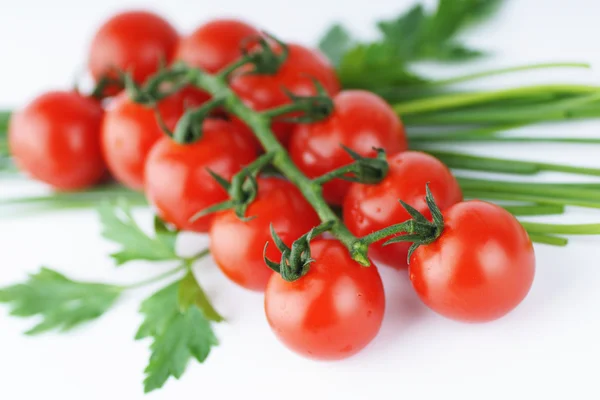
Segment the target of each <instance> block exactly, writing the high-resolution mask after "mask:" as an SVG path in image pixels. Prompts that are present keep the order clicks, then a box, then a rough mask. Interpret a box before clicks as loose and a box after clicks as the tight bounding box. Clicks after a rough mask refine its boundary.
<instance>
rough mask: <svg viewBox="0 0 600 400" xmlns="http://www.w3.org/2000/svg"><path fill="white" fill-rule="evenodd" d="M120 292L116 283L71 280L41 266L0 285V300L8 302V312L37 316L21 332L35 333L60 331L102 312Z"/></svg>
mask: <svg viewBox="0 0 600 400" xmlns="http://www.w3.org/2000/svg"><path fill="white" fill-rule="evenodd" d="M120 294H121V288H119V287H118V286H112V285H104V284H99V283H85V282H77V281H72V280H70V279H68V278H67V277H65V276H64V275H62V274H60V273H58V272H56V271H54V270H51V269H48V268H42V269H41V270H40V272H38V273H37V274H33V275H30V277H29V280H27V281H26V282H24V283H19V284H16V285H13V286H8V287H5V288H2V289H0V303H8V304H10V306H11V312H10V313H11V315H14V316H17V317H33V316H38V317H41V322H39V323H38V324H37V325H35V326H34V327H33V328H31V329H30V330H28V331H27V332H25V333H26V334H28V335H35V334H39V333H42V332H46V331H50V330H58V331H61V332H65V331H68V330H70V329H73V328H74V327H76V326H78V325H80V324H82V323H84V322H88V321H91V320H93V319H96V318H98V317H100V316H101V315H102V314H104V313H105V312H106V311H107V310H108V309H109V308H110V307H111V306H112V305H113V304H114V302H115V301H116V300H117V298H118V297H119V295H120Z"/></svg>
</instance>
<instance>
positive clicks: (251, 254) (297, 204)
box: [209, 178, 320, 291]
mask: <svg viewBox="0 0 600 400" xmlns="http://www.w3.org/2000/svg"><path fill="white" fill-rule="evenodd" d="M246 215H247V216H248V217H254V218H253V219H252V220H250V221H247V222H244V221H242V220H240V219H239V218H238V217H237V216H236V215H235V213H234V212H233V211H225V212H223V213H221V214H219V215H217V216H215V219H214V220H213V223H212V225H211V227H210V231H209V233H210V253H211V254H212V256H213V257H214V259H215V261H216V263H217V265H218V266H219V268H221V271H223V272H224V273H225V275H227V277H229V279H231V280H232V281H234V282H235V283H237V284H238V285H240V286H243V287H245V288H247V289H251V290H259V291H262V290H264V289H265V286H266V285H267V281H268V280H269V277H270V276H271V274H272V272H273V271H272V270H271V269H270V268H269V267H267V266H266V265H265V262H264V259H263V250H264V248H265V244H266V243H267V242H268V241H271V240H272V239H271V233H270V225H271V224H272V225H273V228H274V229H275V231H276V232H277V233H278V234H279V236H280V237H281V239H282V240H283V241H284V243H285V244H287V245H288V246H291V245H292V242H293V241H294V240H296V239H298V238H299V237H300V236H302V235H304V234H305V233H307V232H308V231H310V229H311V228H313V227H315V226H317V225H319V222H320V221H319V217H318V216H317V214H316V212H315V211H314V210H313V209H312V207H311V206H310V204H309V203H308V202H307V201H306V200H305V199H304V197H303V196H302V193H301V192H300V190H298V188H297V187H296V186H294V185H293V184H292V183H290V182H288V181H285V180H283V179H280V178H259V179H258V195H257V197H256V199H255V200H254V202H253V203H252V204H251V205H250V206H249V207H248V210H247V213H246ZM232 238H235V240H231V239H232ZM267 257H269V259H270V260H273V261H277V262H278V261H279V260H280V259H281V253H280V252H279V250H278V249H277V247H275V245H273V244H272V243H271V245H270V246H269V247H268V249H267Z"/></svg>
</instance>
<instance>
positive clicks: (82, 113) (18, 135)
mask: <svg viewBox="0 0 600 400" xmlns="http://www.w3.org/2000/svg"><path fill="white" fill-rule="evenodd" d="M102 114H103V111H102V107H101V106H100V103H99V102H97V101H96V100H93V99H91V98H87V97H84V96H82V95H80V94H79V93H76V92H48V93H45V94H43V95H41V96H39V97H37V98H36V99H35V100H33V101H32V102H31V103H29V104H28V105H27V106H26V107H25V108H24V109H23V110H21V111H19V112H17V113H16V114H15V115H14V116H13V117H12V119H11V121H10V127H9V132H8V141H9V146H10V152H11V154H12V155H13V157H14V158H15V161H16V163H17V165H18V167H19V168H20V169H22V170H23V171H25V172H27V173H28V174H30V175H31V176H32V177H34V178H35V179H38V180H40V181H42V182H45V183H47V184H49V185H51V186H53V187H54V188H56V189H59V190H76V189H82V188H85V187H88V186H91V185H93V184H95V183H97V182H98V181H100V179H101V178H102V177H103V175H104V172H105V170H106V168H105V165H104V160H103V159H102V150H101V148H100V125H101V123H102Z"/></svg>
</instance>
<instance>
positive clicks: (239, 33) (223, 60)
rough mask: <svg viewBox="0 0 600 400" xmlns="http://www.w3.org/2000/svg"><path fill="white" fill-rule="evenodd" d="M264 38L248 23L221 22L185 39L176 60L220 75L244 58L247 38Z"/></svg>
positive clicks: (182, 40)
mask: <svg viewBox="0 0 600 400" xmlns="http://www.w3.org/2000/svg"><path fill="white" fill-rule="evenodd" d="M260 34H261V33H260V31H258V30H257V29H256V28H254V27H253V26H251V25H248V24H246V23H245V22H242V21H238V20H233V19H217V20H214V21H211V22H208V23H206V24H204V25H202V26H201V27H199V28H198V29H196V30H195V31H194V32H192V34H191V35H189V36H187V37H184V38H182V39H181V41H180V42H179V46H178V48H177V51H176V53H175V59H176V60H181V61H183V62H185V63H186V64H187V65H189V66H190V67H196V68H201V69H203V70H205V71H206V72H209V73H216V72H219V71H220V70H221V69H223V67H226V66H228V65H229V64H231V63H233V62H234V61H236V60H237V59H239V58H240V56H241V55H242V51H241V50H242V46H243V45H244V42H245V40H246V39H247V38H251V37H253V36H260Z"/></svg>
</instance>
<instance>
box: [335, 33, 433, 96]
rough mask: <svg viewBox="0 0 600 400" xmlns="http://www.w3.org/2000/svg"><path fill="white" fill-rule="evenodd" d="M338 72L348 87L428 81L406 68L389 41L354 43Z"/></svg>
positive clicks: (362, 87) (398, 84) (370, 87)
mask: <svg viewBox="0 0 600 400" xmlns="http://www.w3.org/2000/svg"><path fill="white" fill-rule="evenodd" d="M337 72H338V76H339V78H340V80H341V81H342V84H343V86H344V87H346V88H358V89H369V90H373V89H376V88H381V87H389V86H401V85H404V84H417V83H422V82H425V79H424V78H421V77H419V76H417V75H416V74H414V73H412V72H410V71H408V70H407V69H406V63H405V60H403V59H402V57H401V56H400V55H399V54H398V53H397V52H396V51H395V50H394V48H393V47H392V46H391V45H390V44H388V43H372V44H365V45H358V46H356V47H354V48H353V49H352V50H350V51H349V52H347V53H346V54H344V56H343V58H342V61H341V63H340V65H339V67H338V71H337Z"/></svg>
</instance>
